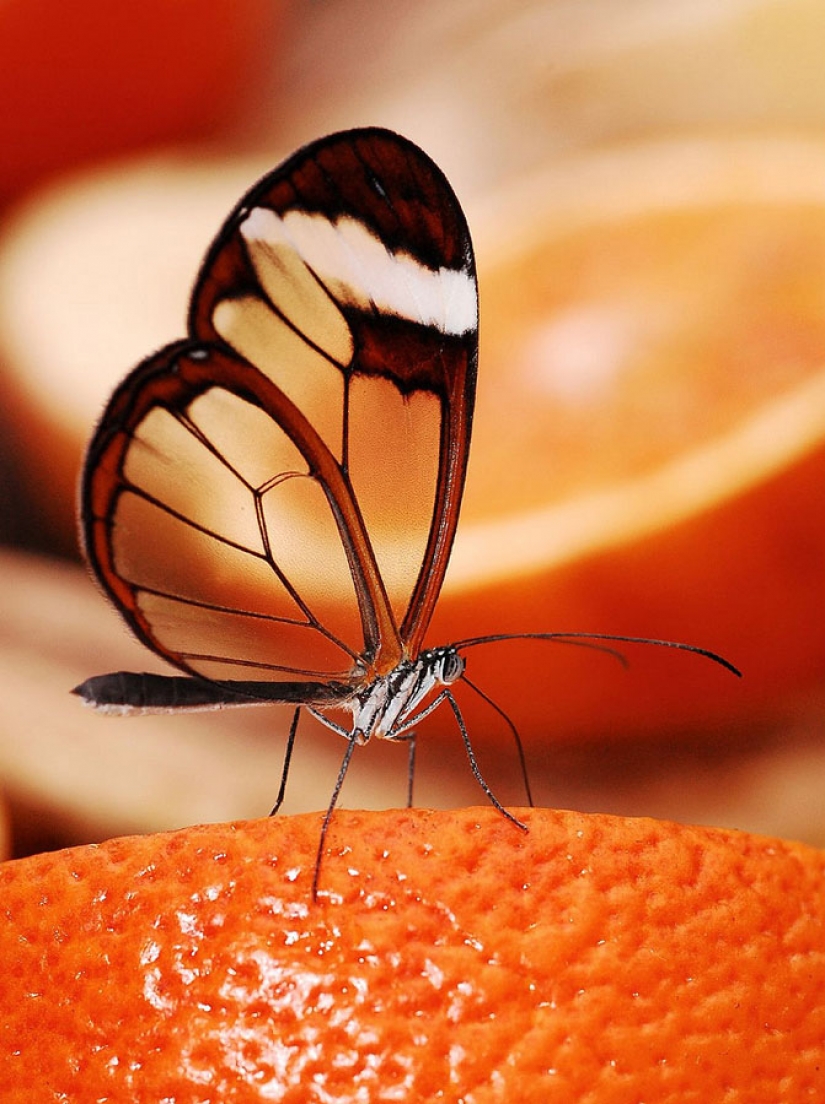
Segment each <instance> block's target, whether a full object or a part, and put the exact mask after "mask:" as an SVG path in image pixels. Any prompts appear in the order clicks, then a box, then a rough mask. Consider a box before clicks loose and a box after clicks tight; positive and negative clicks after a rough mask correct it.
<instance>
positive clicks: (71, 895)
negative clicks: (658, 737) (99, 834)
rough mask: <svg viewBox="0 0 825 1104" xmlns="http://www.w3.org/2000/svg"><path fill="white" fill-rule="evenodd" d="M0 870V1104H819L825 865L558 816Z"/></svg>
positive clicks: (143, 850) (65, 859)
mask: <svg viewBox="0 0 825 1104" xmlns="http://www.w3.org/2000/svg"><path fill="white" fill-rule="evenodd" d="M522 815H523V816H524V817H525V819H526V820H527V821H529V824H530V832H529V834H526V835H525V834H523V833H522V832H520V831H519V830H518V829H517V828H515V827H514V826H513V825H512V824H510V823H508V822H507V821H505V820H504V819H503V818H502V817H501V816H499V815H498V814H496V813H495V812H494V811H492V810H487V809H467V810H463V811H460V812H452V813H447V812H429V811H423V810H418V811H403V812H386V813H351V812H339V813H336V814H335V817H334V820H333V825H332V829H331V832H330V848H329V850H328V852H327V854H326V856H325V860H324V865H323V869H322V875H321V891H322V892H321V897H320V899H319V901H318V902H317V903H315V904H313V902H312V901H311V899H310V884H311V879H312V869H313V863H314V857H315V848H316V845H317V840H318V827H319V819H318V817H317V816H315V815H310V816H300V817H294V818H283V819H274V820H264V821H252V822H244V823H237V824H229V825H216V826H211V827H202V828H190V829H185V830H183V831H180V832H176V833H171V834H168V835H158V836H150V837H146V838H131V839H120V840H113V841H112V842H110V843H107V844H104V845H102V846H98V847H79V848H74V849H72V850H67V851H63V852H58V853H54V854H47V855H42V856H35V857H32V858H28V859H22V860H19V861H16V862H11V863H6V864H5V865H4V866H2V867H0V902H2V906H0V917H1V918H2V919H0V955H2V959H0V961H2V974H3V981H2V986H0V1099H2V1100H3V1101H18V1100H19V1101H23V1100H25V1101H27V1102H32V1101H34V1102H38V1101H50V1102H51V1101H57V1100H59V1101H65V1102H75V1101H77V1102H85V1101H89V1102H92V1101H137V1102H143V1101H146V1102H149V1101H152V1102H154V1104H157V1102H159V1101H165V1102H170V1104H171V1102H172V1101H174V1104H195V1102H210V1104H218V1102H223V1104H235V1102H241V1101H243V1102H246V1101H262V1100H278V1101H290V1102H296V1104H297V1102H298V1101H301V1102H305V1101H355V1100H357V1101H389V1100H405V1101H407V1100H409V1101H419V1100H420V1101H424V1100H434V1099H439V1100H444V1101H465V1102H467V1104H470V1102H472V1104H482V1102H487V1101H493V1100H507V1101H516V1100H518V1101H528V1102H532V1101H535V1102H551V1104H552V1102H556V1101H558V1102H561V1101H564V1102H566V1104H567V1102H572V1101H576V1102H579V1104H606V1102H608V1101H609V1102H617V1104H618V1102H627V1104H630V1102H641V1101H645V1102H648V1104H653V1102H656V1104H667V1102H673V1104H676V1102H677V1101H678V1102H679V1104H686V1102H687V1104H690V1102H696V1104H699V1102H701V1104H707V1102H710V1101H722V1100H724V1101H725V1102H726V1104H732V1102H741V1101H754V1102H759V1104H765V1102H769V1101H780V1100H781V1101H783V1102H784V1104H794V1102H795V1101H803V1100H806V1101H810V1100H822V1099H825V855H823V854H822V853H820V852H817V851H815V850H812V849H810V848H806V847H803V846H801V845H796V844H791V843H783V842H780V841H776V840H769V839H763V838H757V837H753V836H749V835H745V834H740V833H736V832H730V831H721V830H714V829H707V828H687V827H681V826H676V825H673V824H668V823H663V822H658V821H652V820H641V819H640V820H630V819H622V818H616V817H607V816H595V815H590V816H585V815H580V814H576V813H568V812H555V811H547V810H536V811H527V812H524V813H523V814H522Z"/></svg>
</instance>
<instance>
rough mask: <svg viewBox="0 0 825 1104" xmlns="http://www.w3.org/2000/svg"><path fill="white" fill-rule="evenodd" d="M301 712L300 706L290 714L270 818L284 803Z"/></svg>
mask: <svg viewBox="0 0 825 1104" xmlns="http://www.w3.org/2000/svg"><path fill="white" fill-rule="evenodd" d="M300 712H301V707H300V705H299V706H298V708H297V709H296V710H295V712H294V713H293V714H292V724H291V725H290V726H289V736H288V738H287V741H286V751H285V752H284V766H283V770H282V771H281V785H280V787H279V788H278V796H277V798H276V799H275V804H274V805H273V806H272V812H271V813H270V814H269V815H270V816H275V814H276V813H277V812H278V810H279V809H280V807H281V806H282V805H283V803H284V795H285V794H286V780H287V778H288V776H289V764H290V762H291V761H292V749H293V748H294V747H295V733H296V732H297V731H298V715H299V714H300Z"/></svg>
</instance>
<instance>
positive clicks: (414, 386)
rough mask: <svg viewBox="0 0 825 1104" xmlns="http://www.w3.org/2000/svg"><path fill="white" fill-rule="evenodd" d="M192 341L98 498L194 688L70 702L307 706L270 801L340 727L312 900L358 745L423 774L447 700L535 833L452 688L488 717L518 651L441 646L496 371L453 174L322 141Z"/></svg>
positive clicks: (201, 280) (192, 315) (132, 385)
mask: <svg viewBox="0 0 825 1104" xmlns="http://www.w3.org/2000/svg"><path fill="white" fill-rule="evenodd" d="M188 331H189V336H188V337H187V338H186V339H184V340H180V341H177V342H174V343H173V344H170V345H168V346H166V347H165V348H163V349H161V350H160V351H159V352H156V353H154V354H153V355H151V356H150V357H148V359H146V360H144V361H143V362H142V363H141V364H139V365H138V366H137V367H136V368H135V369H134V370H133V371H132V372H131V374H130V375H128V376H127V377H126V379H125V380H124V381H123V382H122V383H121V384H120V386H119V387H118V388H117V389H116V390H115V392H114V394H113V395H112V397H111V399H110V400H109V402H108V405H107V406H106V408H105V411H104V413H103V416H102V418H101V420H100V422H99V424H98V426H97V428H96V430H95V432H94V435H93V437H92V440H91V443H90V445H89V448H88V452H87V456H86V460H85V466H84V471H83V476H82V486H81V531H82V541H83V545H84V549H85V553H86V557H87V559H88V562H89V564H90V565H91V568H92V570H93V572H94V574H95V575H96V576H97V579H98V581H99V582H100V584H101V586H102V588H103V590H104V591H105V593H106V594H107V595H108V596H109V598H110V599H111V600H112V602H113V603H114V605H115V606H116V608H117V609H118V610H119V611H120V613H121V614H122V616H123V617H124V618H125V620H126V622H127V624H128V625H129V627H130V628H131V630H132V632H133V633H134V634H135V636H136V637H137V638H138V639H139V640H141V641H142V642H143V643H144V644H145V645H147V646H148V647H149V648H150V649H151V650H152V651H154V652H155V653H157V655H159V656H161V657H162V658H163V659H165V660H167V661H168V662H169V663H170V664H172V666H174V667H176V668H178V670H179V671H180V672H182V673H181V674H179V675H174V676H172V675H154V674H137V673H131V672H118V673H114V674H107V675H100V676H96V677H94V678H90V679H88V680H87V681H86V682H84V683H83V684H82V685H81V686H79V687H77V688H76V689H75V693H77V694H78V695H79V696H80V697H81V698H82V699H83V700H84V702H86V703H87V704H90V705H92V706H94V707H96V708H97V709H100V710H103V711H108V712H116V713H134V712H137V713H143V712H158V711H178V710H192V709H211V708H220V707H224V706H240V705H252V704H267V703H275V702H277V703H287V704H291V705H294V707H295V709H294V713H293V717H292V723H291V726H290V732H289V739H288V743H287V752H286V757H285V763H284V772H283V776H282V780H281V789H280V792H279V795H278V801H277V802H276V809H277V808H278V807H279V806H280V804H281V802H282V800H283V796H284V787H285V785H286V776H287V771H288V766H289V758H290V756H291V753H292V746H293V743H294V739H295V734H296V730H297V726H298V719H299V716H300V711H301V709H305V710H307V711H308V712H309V713H310V714H311V715H312V716H314V717H315V718H317V719H318V720H319V721H321V722H322V723H324V724H326V725H327V726H329V727H330V728H332V729H334V730H335V731H337V732H340V733H341V734H342V735H343V736H345V737H346V739H347V750H346V754H345V757H344V761H343V763H342V766H341V770H340V772H339V775H338V780H337V783H336V787H335V791H334V793H333V796H332V799H331V801H330V804H329V807H328V809H327V813H326V816H325V819H324V822H323V825H322V831H321V842H320V845H319V852H318V854H319V859H318V863H317V864H316V871H315V881H314V884H313V893H314V894H315V893H317V886H318V870H319V867H320V856H321V854H322V849H323V844H324V838H325V835H326V829H327V826H328V824H329V819H330V816H331V815H332V812H333V809H334V807H335V804H336V801H337V799H338V795H339V792H340V788H341V785H342V783H343V780H344V776H345V774H346V771H347V767H348V765H349V759H350V756H351V754H352V752H353V749H354V748H355V746H356V745H359V744H365V743H367V742H369V740H371V739H373V738H377V739H386V740H408V741H409V746H410V755H411V759H410V778H411V777H412V754H413V749H414V730H415V728H416V726H417V725H418V723H419V722H420V721H421V720H422V719H423V718H424V717H426V716H428V715H429V714H430V713H432V712H433V711H434V710H435V709H436V708H438V707H439V706H441V705H443V704H446V705H447V706H449V708H450V709H451V711H452V714H453V716H454V718H455V721H456V724H457V726H458V729H459V731H460V733H461V736H462V738H463V741H464V745H465V748H466V751H467V754H468V757H469V761H470V764H471V768H472V770H473V773H474V775H475V777H476V779H477V781H478V782H479V784H480V785H481V787H482V789H483V790H484V792H485V794H486V795H487V797H488V798H489V799H490V800H491V801H492V803H493V804H494V805H495V806H496V808H497V809H499V810H500V811H501V812H502V814H503V815H504V816H506V817H508V818H509V819H510V820H512V821H513V822H514V823H515V824H517V825H519V826H520V827H524V825H523V824H522V823H521V822H520V821H518V819H517V818H516V817H515V816H514V815H513V814H512V813H510V812H509V811H507V810H506V809H505V808H504V807H503V806H502V805H501V804H500V803H499V802H498V800H497V799H496V798H495V796H494V795H493V793H492V791H491V790H490V788H489V786H488V785H487V783H486V781H485V780H484V778H483V777H482V775H481V772H480V770H479V767H478V764H477V762H476V759H475V756H474V754H473V749H472V746H471V744H470V740H469V736H468V733H467V728H466V725H465V723H464V720H463V716H462V713H461V710H460V708H459V705H458V703H457V701H456V698H455V695H454V693H453V691H452V689H451V687H453V686H454V684H456V683H457V682H459V681H463V682H464V683H466V684H467V685H469V686H470V687H471V688H472V689H473V690H475V691H476V692H477V693H479V694H481V696H482V697H483V698H484V699H485V700H486V701H488V702H489V701H490V699H488V698H487V696H486V695H485V694H484V693H483V692H482V691H481V690H480V688H478V687H476V686H475V684H474V683H472V682H470V680H469V678H468V677H467V675H466V671H465V667H466V659H465V654H464V653H465V652H466V651H467V650H468V649H469V648H472V647H475V646H477V645H480V644H484V643H490V642H491V641H493V640H501V639H512V637H511V636H505V635H496V636H487V637H475V638H472V639H468V640H464V641H460V642H458V643H455V644H451V645H446V646H441V647H434V648H425V647H424V640H425V636H426V633H427V628H428V625H429V623H430V619H431V617H432V614H433V610H434V607H435V604H436V601H437V598H438V595H439V592H440V590H441V586H442V583H443V581H444V575H445V572H446V569H447V563H448V560H449V557H450V551H451V548H452V545H453V539H454V537H455V533H456V526H457V524H458V517H459V509H460V505H461V498H462V493H463V489H464V479H465V473H466V469H467V460H468V454H469V446H470V431H471V426H472V419H473V406H474V401H475V390H476V369H477V359H478V293H477V285H476V269H475V260H474V255H473V248H472V244H471V240H470V233H469V230H468V227H467V223H466V220H465V217H464V214H463V212H462V209H461V206H460V204H459V202H458V199H457V198H456V196H455V194H454V192H453V190H452V188H451V187H450V185H449V183H448V181H447V179H446V177H445V176H444V174H443V173H442V172H441V170H440V169H439V168H438V167H437V166H436V165H435V164H434V162H433V161H432V160H431V159H430V158H429V157H428V156H427V155H426V154H425V153H424V152H423V151H422V150H420V149H419V148H418V147H417V146H416V145H414V144H413V143H412V142H410V141H408V140H407V139H405V138H402V137H400V136H399V135H397V134H395V133H393V132H391V131H388V130H382V129H378V128H366V129H358V130H350V131H346V132H343V133H339V134H333V135H331V136H329V137H326V138H322V139H320V140H318V141H316V142H313V143H311V144H310V145H307V146H305V147H304V148H303V149H301V150H299V151H298V152H297V153H295V154H294V155H293V156H292V157H291V158H289V159H288V160H287V161H285V162H284V163H283V164H282V165H281V166H279V167H278V168H276V169H275V170H274V171H272V172H271V173H269V174H268V175H267V176H265V177H263V179H262V180H260V181H259V182H258V183H257V184H256V185H255V186H254V187H253V188H252V189H251V190H250V191H249V192H248V193H247V194H246V195H245V196H244V197H243V199H242V200H241V201H240V203H239V204H238V205H237V206H236V207H235V209H234V210H233V211H232V212H231V214H230V215H229V217H228V218H227V220H226V222H225V223H224V225H223V227H222V229H221V230H220V232H219V234H218V236H217V237H216V239H215V241H214V243H213V244H212V246H211V247H210V249H209V251H208V253H207V255H206V259H205V261H204V263H203V266H202V268H201V270H200V274H199V276H198V278H197V281H196V284H195V288H194V291H193V293H192V299H191V305H190V310H189V322H188ZM524 635H525V636H528V637H532V638H534V639H545V640H569V641H575V640H579V641H581V642H584V641H592V642H597V641H614V640H631V641H632V640H634V639H635V638H632V637H613V636H602V635H600V634H590V633H580V634H579V633H530V634H524ZM656 643H661V644H666V645H668V646H672V647H677V648H684V649H687V650H689V651H696V652H699V653H700V654H703V655H706V656H708V657H710V658H711V659H714V660H716V661H717V662H721V663H722V664H723V665H724V666H726V667H729V668H731V669H732V670H735V668H732V667H731V665H730V664H728V663H727V661H726V660H723V659H721V658H720V657H718V656H716V655H715V654H713V653H710V652H707V651H705V650H704V649H701V648H695V647H693V646H690V645H682V644H672V643H671V642H667V641H657V642H656ZM596 646H599V645H598V644H596ZM607 650H610V649H607ZM490 704H492V705H493V708H496V709H497V708H498V707H497V706H495V705H494V703H492V702H491V703H490ZM342 711H343V715H344V716H346V715H347V714H348V715H349V716H350V717H351V721H350V722H349V723H348V724H341V723H339V721H338V720H335V719H334V718H335V716H340V715H342ZM499 712H502V711H500V710H499ZM502 715H503V716H505V720H507V723H508V724H510V727H511V729H512V731H513V733H514V735H515V736H516V739H518V736H517V732H516V730H515V727H514V726H513V725H512V724H511V722H510V721H509V718H506V715H504V714H503V713H502ZM519 754H520V756H521V760H522V764H523V753H522V752H521V748H520V745H519ZM528 800H531V799H530V795H529V789H528ZM410 801H411V793H410ZM273 811H275V810H273Z"/></svg>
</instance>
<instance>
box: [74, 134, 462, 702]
mask: <svg viewBox="0 0 825 1104" xmlns="http://www.w3.org/2000/svg"><path fill="white" fill-rule="evenodd" d="M476 322H477V306H476V291H475V274H474V267H473V259H472V251H471V247H470V241H469V236H468V233H467V229H466V224H465V222H464V219H463V216H462V213H461V210H460V208H459V206H458V203H457V200H456V199H455V197H454V195H453V193H452V191H451V189H450V188H449V185H448V184H447V182H446V180H445V179H444V177H443V176H442V175H441V173H440V172H439V170H438V169H437V168H436V167H435V166H434V165H433V164H432V162H431V161H429V159H428V158H427V157H426V156H425V155H424V154H423V153H421V151H419V150H417V148H416V147H415V146H413V145H411V144H410V143H408V142H406V141H405V140H404V139H401V138H399V137H397V136H395V135H392V134H390V133H389V132H385V131H356V132H349V133H347V134H344V135H338V136H334V137H332V138H329V139H324V140H322V141H321V142H318V143H315V144H314V145H312V146H309V147H307V148H306V149H305V150H303V151H300V152H299V153H298V154H296V155H295V157H293V158H292V159H291V160H290V161H288V162H287V163H286V164H285V165H284V166H282V167H281V168H280V169H277V170H276V171H275V172H274V173H272V174H270V175H269V176H268V177H266V178H264V180H262V181H261V182H260V183H259V184H258V185H257V186H256V187H255V188H254V189H253V190H252V191H251V192H250V193H249V195H248V196H247V197H246V198H245V199H244V200H243V201H242V203H241V204H240V205H239V207H238V208H237V209H236V210H235V212H233V214H232V215H231V216H230V218H229V219H228V220H227V223H226V224H225V226H224V228H223V230H222V231H221V233H220V234H219V236H218V238H217V239H216V242H215V244H214V245H213V247H212V249H211V250H210V252H209V254H208V256H207V259H206V262H205V264H204V266H203V269H202V271H201V274H200V277H199V279H198V283H197V285H196V289H195V292H194V295H193V301H192V308H191V314H190V332H191V334H192V340H190V341H189V342H181V343H179V344H177V345H173V346H169V347H168V348H167V349H165V350H162V351H161V352H160V353H159V354H157V355H155V356H153V357H151V358H150V359H149V360H148V361H146V362H145V363H144V364H142V365H140V366H139V367H138V368H137V369H135V371H134V372H133V373H132V374H131V375H130V376H129V377H128V378H127V379H126V380H125V381H124V383H123V384H122V385H121V386H120V388H119V389H118V390H117V391H116V392H115V394H114V395H113V397H112V399H111V401H110V403H109V405H108V407H107V409H106V412H105V413H104V416H103V419H102V420H101V423H100V426H99V427H98V430H97V432H96V434H95V436H94V438H93V440H92V443H91V445H90V449H89V454H88V458H87V462H86V468H85V474H84V481H83V504H82V512H83V529H84V537H85V543H86V549H87V553H88V556H89V560H90V562H91V564H92V566H93V568H94V570H95V571H96V573H97V575H98V577H99V578H100V580H101V582H102V583H103V585H104V587H105V588H106V590H107V591H108V592H109V594H110V595H111V596H112V598H113V599H114V601H115V602H116V604H117V605H118V607H119V608H120V610H121V612H122V613H123V614H124V616H125V617H126V619H127V621H128V622H129V624H130V625H131V627H132V628H133V630H134V631H135V632H136V633H137V635H138V636H139V637H140V638H141V639H142V640H143V641H144V642H145V643H146V644H148V645H149V646H150V647H151V648H153V649H154V650H155V651H156V652H158V653H159V654H161V655H162V656H164V657H165V658H166V659H168V660H170V661H171V662H172V663H174V664H176V665H177V666H179V667H181V668H183V669H184V670H186V671H189V672H192V673H195V674H199V675H201V676H203V677H205V678H208V679H210V680H216V681H220V682H224V681H228V682H235V681H245V682H252V683H255V684H259V683H261V682H263V683H271V684H277V686H274V685H273V691H274V693H273V696H277V695H278V693H279V688H281V691H282V693H281V696H283V697H284V698H285V699H288V700H295V698H296V697H300V687H301V685H302V684H305V685H306V691H307V693H306V696H307V698H308V699H311V698H312V697H313V687H315V688H316V690H317V687H318V686H320V685H322V684H329V683H330V682H336V683H339V682H340V683H341V684H343V685H349V686H351V687H356V686H357V685H359V684H362V683H363V682H365V681H368V680H369V679H371V678H373V677H375V674H377V673H384V672H386V671H388V670H390V669H391V668H392V667H393V666H394V665H395V664H396V663H397V662H398V661H399V659H400V658H401V657H402V656H403V655H404V654H407V655H415V654H417V651H418V649H419V647H420V643H421V638H422V637H423V634H424V631H425V629H426V626H427V623H428V622H429V618H430V615H431V613H432V609H433V606H434V603H435V599H436V597H437V594H438V591H439V589H440V586H441V583H442V580H443V576H444V571H445V569H446V564H447V559H448V556H449V552H450V548H451V545H452V540H453V536H454V533H455V526H456V523H457V519H458V508H459V503H460V498H461V493H462V489H463V481H464V471H465V467H466V460H467V449H468V446H469V430H470V421H471V416H472V405H473V397H474V386H475V362H476ZM317 696H318V695H317V694H316V697H317Z"/></svg>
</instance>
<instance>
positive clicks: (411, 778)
mask: <svg viewBox="0 0 825 1104" xmlns="http://www.w3.org/2000/svg"><path fill="white" fill-rule="evenodd" d="M402 739H403V740H406V741H407V808H408V809H411V808H412V807H413V783H414V782H415V748H416V742H415V731H412V732H409V733H407V734H406V735H405V736H402Z"/></svg>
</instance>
